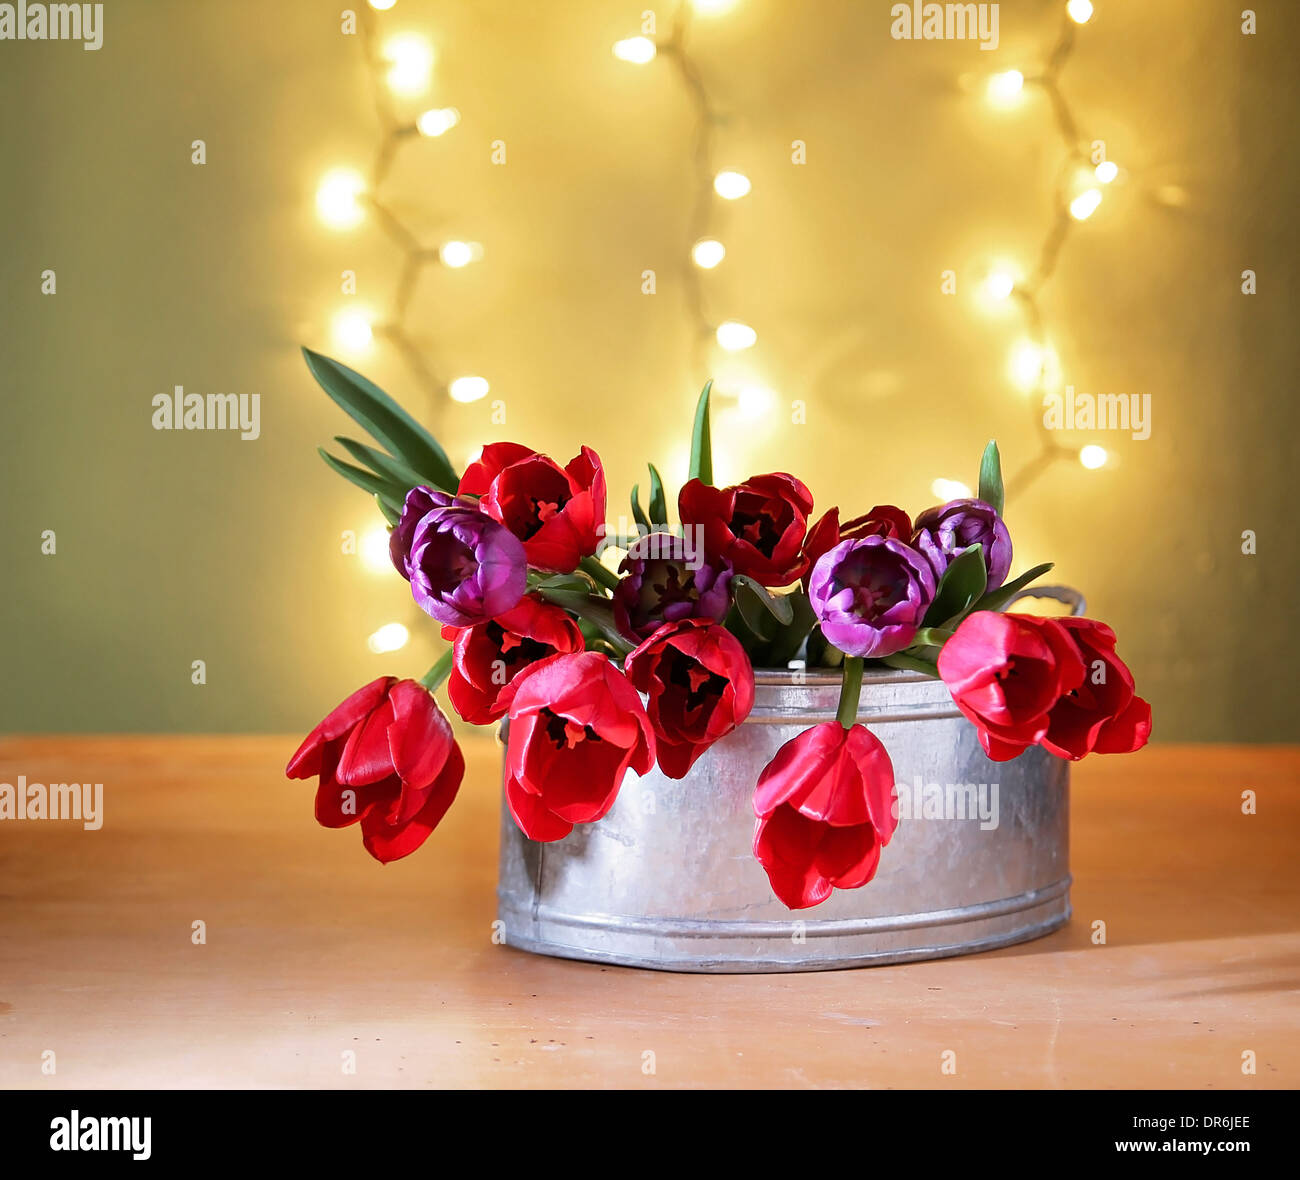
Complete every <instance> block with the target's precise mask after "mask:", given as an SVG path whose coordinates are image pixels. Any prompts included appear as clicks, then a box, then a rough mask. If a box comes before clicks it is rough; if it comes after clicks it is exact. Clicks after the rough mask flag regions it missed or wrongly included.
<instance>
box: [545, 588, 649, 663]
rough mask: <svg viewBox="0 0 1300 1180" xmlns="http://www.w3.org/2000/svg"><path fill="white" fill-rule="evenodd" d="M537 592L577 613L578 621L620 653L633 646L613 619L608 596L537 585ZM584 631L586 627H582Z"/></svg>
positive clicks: (557, 604)
mask: <svg viewBox="0 0 1300 1180" xmlns="http://www.w3.org/2000/svg"><path fill="white" fill-rule="evenodd" d="M537 592H538V593H539V594H540V595H541V596H542V597H543V598H544V599H546V601H547V602H553V603H555V605H556V606H561V607H563V608H564V609H565V610H567V611H569V612H570V613H571V614H574V615H577V617H578V620H579V623H582V622H586V623H588V624H590V626H591V627H593V628H595V630H596V631H597V632H598V633H599V634H600V636H601V637H602V638H603V639H604V640H605V641H606V642H607V643H609V644H610V646H612V647H613V648H614V649H615V650H616V651H617V652H618V653H619V654H620V655H626V654H627V653H628V652H630V651H631V650H632V648H633V647H634V646H635V645H634V644H632V643H629V642H628V639H627V637H626V636H625V635H624V634H623V632H621V631H620V630H619V629H618V624H617V623H616V622H615V621H614V607H613V605H612V604H611V603H610V601H609V599H608V598H598V597H596V596H595V595H592V594H576V593H574V592H573V591H571V590H562V589H551V588H547V587H545V586H539V587H538V588H537ZM583 630H584V633H585V632H586V631H587V628H584V629H583Z"/></svg>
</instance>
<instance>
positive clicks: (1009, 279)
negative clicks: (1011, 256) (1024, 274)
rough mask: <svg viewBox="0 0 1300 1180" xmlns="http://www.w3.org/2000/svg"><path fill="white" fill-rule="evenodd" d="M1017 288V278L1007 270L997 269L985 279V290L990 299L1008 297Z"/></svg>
mask: <svg viewBox="0 0 1300 1180" xmlns="http://www.w3.org/2000/svg"><path fill="white" fill-rule="evenodd" d="M1015 289H1016V280H1015V278H1014V277H1013V276H1012V275H1010V274H1008V273H1007V272H1006V271H1005V270H995V271H994V272H993V273H992V274H991V275H989V277H988V278H987V279H985V280H984V291H985V293H986V294H987V295H988V297H989V298H990V299H998V300H1001V299H1006V298H1007V297H1008V296H1009V295H1010V294H1011V292H1012V291H1014V290H1015Z"/></svg>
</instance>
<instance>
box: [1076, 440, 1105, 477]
mask: <svg viewBox="0 0 1300 1180" xmlns="http://www.w3.org/2000/svg"><path fill="white" fill-rule="evenodd" d="M1107 458H1108V456H1107V454H1106V448H1105V447H1099V446H1097V444H1096V443H1089V444H1088V445H1087V446H1086V447H1084V448H1083V449H1082V450H1081V451H1080V452H1079V462H1080V463H1082V464H1083V465H1084V466H1085V467H1086V468H1088V470H1089V471H1096V469H1097V468H1098V467H1104V466H1105V465H1106V459H1107Z"/></svg>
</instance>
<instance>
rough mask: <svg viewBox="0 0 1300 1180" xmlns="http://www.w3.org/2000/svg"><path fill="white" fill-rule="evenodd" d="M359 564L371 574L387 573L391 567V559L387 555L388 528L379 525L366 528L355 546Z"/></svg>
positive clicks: (390, 570)
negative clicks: (359, 558) (359, 541)
mask: <svg viewBox="0 0 1300 1180" xmlns="http://www.w3.org/2000/svg"><path fill="white" fill-rule="evenodd" d="M357 552H358V553H359V554H360V555H361V564H362V565H364V566H365V567H366V569H367V570H369V571H370V572H371V573H372V574H387V573H391V572H392V569H393V559H392V558H391V557H389V555H388V530H387V529H386V528H383V527H382V526H380V525H376V526H375V527H374V528H372V529H368V530H367V531H366V532H365V533H363V534H362V536H361V544H360V545H359V546H358V547H357Z"/></svg>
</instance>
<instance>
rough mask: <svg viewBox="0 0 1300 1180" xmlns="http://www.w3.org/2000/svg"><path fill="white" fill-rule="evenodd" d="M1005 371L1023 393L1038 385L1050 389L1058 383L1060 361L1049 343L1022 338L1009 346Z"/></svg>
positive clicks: (1036, 387)
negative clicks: (1009, 351)
mask: <svg viewBox="0 0 1300 1180" xmlns="http://www.w3.org/2000/svg"><path fill="white" fill-rule="evenodd" d="M1007 373H1008V375H1009V376H1010V378H1011V383H1012V384H1013V385H1015V386H1016V388H1017V389H1019V390H1021V391H1022V392H1024V393H1028V392H1030V391H1031V390H1034V389H1038V388H1040V387H1041V388H1043V389H1052V388H1055V387H1056V385H1058V384H1059V383H1060V379H1061V362H1060V358H1059V357H1058V356H1057V355H1056V350H1055V349H1054V348H1052V347H1051V346H1050V345H1047V346H1044V345H1041V344H1038V343H1037V342H1035V341H1033V340H1029V339H1022V340H1018V341H1017V342H1016V343H1015V344H1014V345H1012V347H1011V356H1010V358H1009V360H1008V363H1007Z"/></svg>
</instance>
